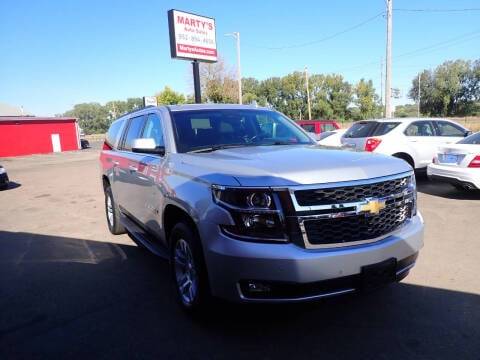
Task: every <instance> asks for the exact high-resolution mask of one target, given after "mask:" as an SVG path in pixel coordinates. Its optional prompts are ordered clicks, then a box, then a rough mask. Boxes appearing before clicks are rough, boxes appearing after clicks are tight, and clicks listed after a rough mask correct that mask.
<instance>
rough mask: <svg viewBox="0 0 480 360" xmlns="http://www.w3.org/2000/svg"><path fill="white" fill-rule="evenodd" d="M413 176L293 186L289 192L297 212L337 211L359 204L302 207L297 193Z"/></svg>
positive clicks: (410, 173) (404, 175)
mask: <svg viewBox="0 0 480 360" xmlns="http://www.w3.org/2000/svg"><path fill="white" fill-rule="evenodd" d="M412 175H413V171H407V172H403V173H400V174H396V175H390V176H382V177H377V178H372V179H365V180H353V181H341V182H335V183H325V184H316V185H300V186H293V187H289V188H288V191H289V193H290V197H291V199H292V203H293V206H294V208H295V211H297V212H301V211H315V210H327V209H336V208H343V207H348V206H349V205H350V204H356V203H357V202H352V203H343V204H334V205H315V206H302V205H300V204H299V203H298V202H297V198H296V196H295V191H299V190H317V189H330V188H338V187H348V186H358V185H370V184H375V183H380V182H384V181H389V180H396V179H401V178H404V177H409V176H412Z"/></svg>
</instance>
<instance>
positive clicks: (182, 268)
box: [169, 222, 211, 313]
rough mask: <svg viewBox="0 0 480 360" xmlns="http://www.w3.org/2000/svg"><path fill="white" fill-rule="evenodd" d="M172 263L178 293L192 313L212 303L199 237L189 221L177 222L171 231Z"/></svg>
mask: <svg viewBox="0 0 480 360" xmlns="http://www.w3.org/2000/svg"><path fill="white" fill-rule="evenodd" d="M169 240H170V245H171V246H170V266H171V272H172V280H173V285H174V288H175V294H176V298H177V301H178V302H179V304H180V306H181V307H182V308H183V309H184V310H185V311H187V312H189V313H200V312H202V311H204V310H206V309H207V308H208V305H209V303H210V302H211V296H210V289H209V285H208V276H207V271H206V266H205V259H204V257H203V249H202V244H201V242H200V239H199V237H198V235H197V233H196V231H195V230H194V229H192V226H191V225H190V224H188V223H187V222H179V223H177V224H176V225H175V226H174V228H173V229H172V231H171V234H170V239H169Z"/></svg>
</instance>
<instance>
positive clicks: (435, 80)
mask: <svg viewBox="0 0 480 360" xmlns="http://www.w3.org/2000/svg"><path fill="white" fill-rule="evenodd" d="M419 75H420V111H421V113H422V114H425V115H430V116H468V115H474V114H475V112H476V111H477V109H478V105H477V104H478V102H479V101H480V60H477V61H474V62H471V61H465V60H456V61H446V62H444V63H443V64H441V65H439V66H437V67H436V68H435V69H434V70H424V71H423V72H422V73H420V74H419ZM418 94H419V89H418V75H417V76H416V77H415V78H414V79H413V80H412V88H411V89H410V92H409V97H410V98H411V99H413V100H415V101H418Z"/></svg>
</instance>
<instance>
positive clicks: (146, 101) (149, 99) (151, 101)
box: [143, 96, 158, 106]
mask: <svg viewBox="0 0 480 360" xmlns="http://www.w3.org/2000/svg"><path fill="white" fill-rule="evenodd" d="M157 105H158V104H157V97H156V96H144V97H143V106H157Z"/></svg>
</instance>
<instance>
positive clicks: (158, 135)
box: [142, 114, 165, 146]
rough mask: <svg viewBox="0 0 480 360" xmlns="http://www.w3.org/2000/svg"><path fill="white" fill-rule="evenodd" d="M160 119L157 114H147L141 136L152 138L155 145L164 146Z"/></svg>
mask: <svg viewBox="0 0 480 360" xmlns="http://www.w3.org/2000/svg"><path fill="white" fill-rule="evenodd" d="M161 121H162V120H160V117H159V116H158V115H157V114H148V116H147V122H146V123H145V128H144V129H143V134H142V138H152V139H154V140H155V144H156V145H157V146H165V142H164V140H163V129H162V124H161V123H160V122H161Z"/></svg>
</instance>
